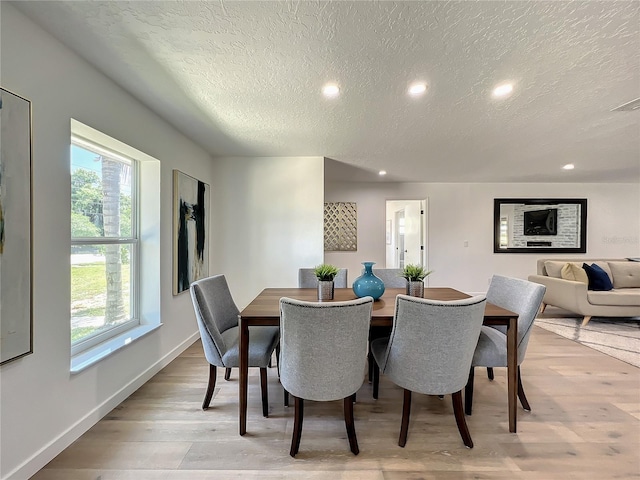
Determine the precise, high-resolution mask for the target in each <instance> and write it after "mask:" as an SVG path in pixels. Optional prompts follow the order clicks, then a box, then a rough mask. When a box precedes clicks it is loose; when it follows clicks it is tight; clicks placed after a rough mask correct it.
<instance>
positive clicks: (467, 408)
mask: <svg viewBox="0 0 640 480" xmlns="http://www.w3.org/2000/svg"><path fill="white" fill-rule="evenodd" d="M473 377H474V375H473V365H471V369H470V370H469V380H467V386H466V387H464V413H466V414H467V415H471V408H472V406H473Z"/></svg>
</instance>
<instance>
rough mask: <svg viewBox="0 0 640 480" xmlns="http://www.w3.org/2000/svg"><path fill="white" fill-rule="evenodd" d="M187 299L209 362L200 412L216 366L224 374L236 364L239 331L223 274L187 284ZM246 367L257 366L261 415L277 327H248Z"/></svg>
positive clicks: (265, 410) (265, 407)
mask: <svg viewBox="0 0 640 480" xmlns="http://www.w3.org/2000/svg"><path fill="white" fill-rule="evenodd" d="M190 291H191V300H192V301H193V308H194V310H195V312H196V320H197V322H198V329H199V330H200V338H201V339H202V347H203V348H204V355H205V357H206V358H207V361H208V362H209V384H208V386H207V393H206V394H205V397H204V402H203V403H202V409H203V410H206V409H207V408H209V404H210V403H211V397H213V390H214V388H215V386H216V370H217V367H224V368H226V369H227V372H226V373H225V378H226V379H227V380H228V372H229V371H230V369H231V368H233V367H238V366H239V364H240V356H239V353H240V348H239V347H240V345H239V343H240V329H239V327H238V314H239V313H240V311H239V310H238V307H236V304H235V302H234V301H233V298H232V297H231V292H230V291H229V286H228V285H227V280H226V278H225V277H224V275H215V276H212V277H208V278H203V279H201V280H198V281H195V282H193V283H192V284H191V287H190ZM249 328H250V332H251V334H250V337H249V366H250V367H260V386H261V389H262V414H263V415H264V416H265V417H266V416H267V415H268V412H269V404H268V396H267V365H268V364H269V360H270V359H271V355H272V354H273V350H274V349H276V348H277V346H278V342H279V328H278V327H262V326H259V327H249Z"/></svg>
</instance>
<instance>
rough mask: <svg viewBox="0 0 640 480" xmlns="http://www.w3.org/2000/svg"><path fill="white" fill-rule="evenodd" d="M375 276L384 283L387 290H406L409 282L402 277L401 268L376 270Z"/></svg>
mask: <svg viewBox="0 0 640 480" xmlns="http://www.w3.org/2000/svg"><path fill="white" fill-rule="evenodd" d="M373 274H374V275H375V276H376V277H378V278H379V279H380V280H382V281H383V282H384V286H385V288H405V287H406V286H407V280H406V279H405V278H404V277H401V276H400V275H401V274H402V269H401V268H375V269H374V270H373Z"/></svg>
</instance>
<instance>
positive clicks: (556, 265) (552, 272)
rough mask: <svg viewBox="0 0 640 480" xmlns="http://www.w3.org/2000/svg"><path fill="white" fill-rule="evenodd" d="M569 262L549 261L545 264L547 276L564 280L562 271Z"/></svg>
mask: <svg viewBox="0 0 640 480" xmlns="http://www.w3.org/2000/svg"><path fill="white" fill-rule="evenodd" d="M566 263H567V262H558V261H556V260H547V261H546V262H544V269H545V270H546V271H547V276H549V277H554V278H562V275H561V273H560V272H561V271H562V267H564V266H565V264H566Z"/></svg>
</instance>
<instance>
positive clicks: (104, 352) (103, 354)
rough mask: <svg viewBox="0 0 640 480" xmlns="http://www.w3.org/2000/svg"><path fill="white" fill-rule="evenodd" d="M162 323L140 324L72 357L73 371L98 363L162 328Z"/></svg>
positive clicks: (74, 372) (78, 371)
mask: <svg viewBox="0 0 640 480" xmlns="http://www.w3.org/2000/svg"><path fill="white" fill-rule="evenodd" d="M161 325H162V324H161V323H154V324H153V325H139V326H137V327H135V328H132V329H131V330H127V331H126V332H125V333H123V334H121V335H117V336H115V337H113V338H110V339H109V340H107V341H105V342H102V343H101V344H99V345H96V346H95V347H93V348H90V349H88V350H85V351H84V352H81V353H78V354H77V355H74V356H72V357H71V373H72V374H76V373H80V372H81V371H83V370H84V369H86V368H88V367H90V366H91V365H94V364H96V363H98V362H99V361H100V360H103V359H105V358H107V357H108V356H109V355H112V354H113V353H115V352H117V351H118V350H120V349H121V348H123V347H126V346H127V345H129V344H131V343H133V342H135V341H136V340H138V339H139V338H142V337H144V336H145V335H147V334H148V333H151V332H153V331H154V330H156V329H158V328H160V326H161Z"/></svg>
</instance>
